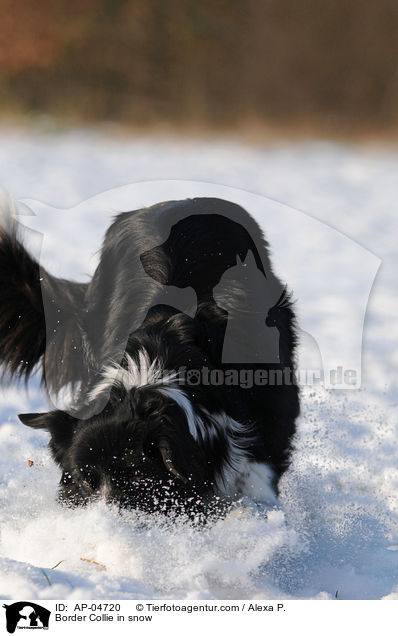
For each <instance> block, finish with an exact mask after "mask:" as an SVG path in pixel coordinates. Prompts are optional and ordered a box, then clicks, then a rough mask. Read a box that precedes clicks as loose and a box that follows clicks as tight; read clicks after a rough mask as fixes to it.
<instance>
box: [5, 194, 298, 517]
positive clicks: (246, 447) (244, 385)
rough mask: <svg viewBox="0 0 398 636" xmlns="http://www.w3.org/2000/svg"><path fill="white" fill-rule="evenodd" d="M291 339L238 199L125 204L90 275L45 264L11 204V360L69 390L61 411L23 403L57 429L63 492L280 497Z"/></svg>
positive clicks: (190, 506) (198, 498)
mask: <svg viewBox="0 0 398 636" xmlns="http://www.w3.org/2000/svg"><path fill="white" fill-rule="evenodd" d="M227 334H228V340H229V342H228V343H227V345H228V346H227V345H226V339H227ZM264 343H266V344H264ZM294 347H295V329H294V314H293V311H292V307H291V303H290V300H289V295H288V294H287V293H286V290H285V288H284V286H282V284H281V283H280V282H279V280H278V279H277V278H276V276H275V275H274V273H273V272H272V269H271V266H270V262H269V257H268V250H267V244H266V242H265V240H264V238H263V236H262V233H261V230H260V228H259V227H258V225H257V224H256V222H255V221H254V220H253V218H252V217H251V216H250V215H249V214H248V213H247V212H246V211H245V210H243V209H242V208H241V207H240V206H238V205H236V204H233V203H230V202H227V201H224V200H221V199H210V198H198V199H192V200H185V201H171V202H166V203H161V204H158V205H155V206H152V207H151V208H146V209H141V210H136V211H134V212H128V213H122V214H120V215H119V216H117V217H116V219H115V221H114V222H113V223H112V225H111V226H110V228H109V229H108V231H107V233H106V236H105V240H104V243H103V247H102V252H101V257H100V262H99V265H98V267H97V269H96V271H95V273H94V276H93V277H92V279H91V281H90V282H89V283H87V284H83V283H75V282H71V281H67V280H61V279H59V278H56V277H54V276H52V275H51V274H49V273H48V272H47V271H45V270H44V269H42V268H41V267H40V265H39V263H38V262H37V261H36V260H35V259H33V258H32V257H31V256H30V254H29V253H28V251H27V250H26V249H25V247H24V246H23V243H22V240H21V239H20V238H19V235H18V232H17V223H16V220H15V218H14V217H13V215H12V214H11V213H10V211H9V210H8V212H7V210H3V212H2V223H1V233H0V361H1V362H2V364H3V368H4V371H5V374H6V375H8V376H9V377H11V378H12V377H14V378H22V377H24V378H26V379H27V378H28V377H29V376H30V375H31V374H32V373H34V372H36V371H39V372H40V373H41V376H42V381H43V384H44V385H45V387H46V388H47V390H48V391H49V392H52V393H53V394H54V395H56V394H57V393H58V392H59V391H60V390H61V389H62V388H64V387H70V388H71V390H72V393H73V395H74V400H73V404H72V405H71V407H70V408H68V409H67V410H54V411H52V412H49V413H40V414H24V415H20V416H19V417H20V419H21V421H22V422H23V423H24V424H26V425H27V426H30V427H33V428H38V429H46V430H47V431H49V433H50V436H51V437H50V449H51V452H52V455H53V457H54V459H55V461H56V462H57V463H58V464H59V466H60V468H61V470H62V477H61V482H60V499H61V501H64V502H67V503H70V504H82V503H85V502H87V501H90V500H91V499H94V498H96V497H98V496H101V495H102V496H105V497H106V498H107V500H109V501H114V502H116V503H118V504H120V505H121V506H125V507H132V508H137V509H140V510H144V511H168V510H171V509H172V510H184V511H188V512H197V511H198V510H204V509H207V506H210V505H211V502H212V501H214V500H216V499H217V498H219V499H221V500H224V501H225V500H231V499H237V498H241V497H243V496H248V497H251V498H253V499H256V500H258V501H260V502H264V503H266V504H269V505H272V504H274V503H275V501H276V492H277V483H278V479H279V477H280V476H281V474H282V473H283V471H284V470H285V469H286V467H287V465H288V461H289V452H290V445H291V440H292V436H293V434H294V431H295V419H296V417H297V415H298V412H299V400H298V389H297V386H296V384H295V383H294V374H293V371H294ZM235 352H236V359H235V360H234V359H233V358H234V355H235ZM268 354H269V355H268ZM248 380H249V381H248Z"/></svg>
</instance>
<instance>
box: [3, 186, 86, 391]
mask: <svg viewBox="0 0 398 636" xmlns="http://www.w3.org/2000/svg"><path fill="white" fill-rule="evenodd" d="M86 289H87V285H86V284H81V283H74V282H70V281H66V280H62V279H59V278H56V277H54V276H51V274H49V273H48V272H47V271H46V270H45V269H43V268H42V267H41V266H40V264H39V263H38V262H37V261H36V260H35V259H34V258H33V257H32V256H31V255H30V254H29V252H28V251H27V250H26V249H25V247H24V245H23V242H22V240H21V239H20V237H19V233H18V223H17V221H16V211H15V205H14V203H13V201H12V199H9V198H7V197H5V196H4V195H2V194H1V193H0V364H1V366H2V371H3V378H4V377H5V378H9V379H13V378H16V379H21V378H24V379H25V380H27V379H28V378H29V376H30V375H31V374H32V373H33V372H34V371H36V370H39V371H40V372H41V378H42V382H43V383H44V384H45V386H46V387H47V388H48V389H49V390H50V391H54V392H57V391H59V390H60V389H61V388H62V387H63V386H65V385H66V384H68V383H72V384H75V383H77V382H79V381H81V380H84V378H83V377H82V374H84V373H86V371H85V369H86V367H87V365H85V364H84V360H83V358H84V353H83V352H84V346H83V339H84V336H83V332H84V329H83V327H82V314H83V303H84V296H85V292H86Z"/></svg>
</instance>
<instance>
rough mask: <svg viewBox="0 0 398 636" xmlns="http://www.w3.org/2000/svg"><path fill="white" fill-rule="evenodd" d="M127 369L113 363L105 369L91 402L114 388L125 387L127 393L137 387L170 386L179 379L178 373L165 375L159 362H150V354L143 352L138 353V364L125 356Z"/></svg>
mask: <svg viewBox="0 0 398 636" xmlns="http://www.w3.org/2000/svg"><path fill="white" fill-rule="evenodd" d="M125 359H126V363H127V369H125V368H124V367H122V366H121V365H120V364H117V363H113V364H110V365H109V366H107V367H105V369H104V370H103V372H102V376H101V380H100V381H99V383H98V384H97V386H96V387H94V389H93V390H92V391H91V392H90V395H89V398H90V400H94V399H95V398H97V397H98V396H99V395H101V393H103V392H104V391H109V390H110V389H111V388H112V387H113V386H116V387H117V386H118V387H124V388H125V389H126V391H129V390H130V389H132V388H134V387H136V388H138V387H143V386H150V385H152V386H157V385H163V384H168V383H170V382H172V381H173V380H175V379H176V378H177V375H178V374H177V373H166V374H165V373H164V369H163V367H162V366H161V364H159V362H158V360H156V358H155V360H152V361H151V360H150V359H149V356H148V353H147V352H146V351H145V350H141V351H139V353H138V362H135V361H134V360H133V359H132V358H131V356H129V355H128V354H126V356H125Z"/></svg>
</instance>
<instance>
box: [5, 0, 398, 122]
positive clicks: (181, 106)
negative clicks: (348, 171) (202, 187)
mask: <svg viewBox="0 0 398 636" xmlns="http://www.w3.org/2000/svg"><path fill="white" fill-rule="evenodd" d="M0 15H1V16H2V19H1V32H0V91H1V92H0V99H1V101H0V108H1V109H2V110H3V112H4V111H6V110H10V109H20V110H22V111H26V110H27V111H44V112H52V113H55V114H57V115H66V116H73V117H75V118H76V117H80V118H84V119H111V120H122V121H128V122H132V123H138V124H146V123H148V124H151V123H154V122H156V121H169V122H178V123H193V122H200V123H207V124H211V125H222V126H231V125H236V124H237V123H239V122H241V121H243V120H246V121H249V120H251V119H254V120H256V121H270V120H271V121H275V120H280V121H286V120H291V121H311V122H313V123H314V124H315V125H316V123H317V122H320V121H329V122H332V123H333V122H335V123H336V125H338V124H339V123H342V124H344V125H346V126H355V125H358V124H359V125H361V124H363V125H374V126H391V125H395V124H396V122H397V112H398V2H397V0H378V1H377V2H375V1H374V0H361V1H359V0H300V2H297V0H168V1H167V2H166V1H165V0H80V1H79V2H76V1H73V0H69V1H68V2H67V1H66V0H19V1H18V2H15V1H13V0H0Z"/></svg>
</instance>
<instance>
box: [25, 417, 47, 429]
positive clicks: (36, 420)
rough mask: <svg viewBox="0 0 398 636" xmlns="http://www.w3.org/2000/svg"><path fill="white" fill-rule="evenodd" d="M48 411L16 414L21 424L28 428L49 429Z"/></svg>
mask: <svg viewBox="0 0 398 636" xmlns="http://www.w3.org/2000/svg"><path fill="white" fill-rule="evenodd" d="M48 416H49V413H20V414H19V415H18V417H19V419H20V420H21V422H22V424H25V426H30V428H42V429H46V430H49V417H48Z"/></svg>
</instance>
